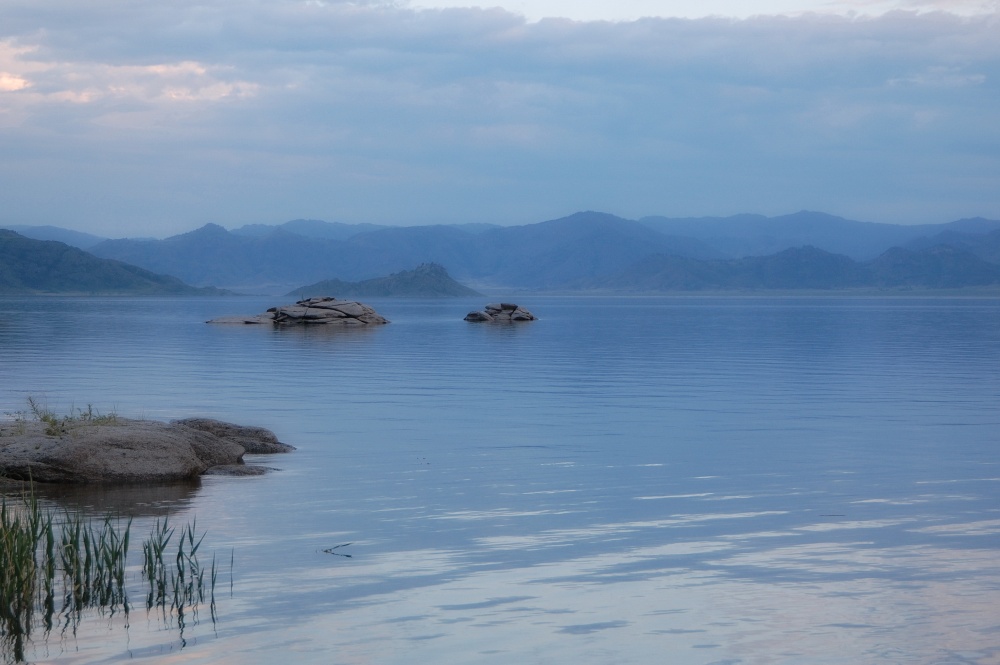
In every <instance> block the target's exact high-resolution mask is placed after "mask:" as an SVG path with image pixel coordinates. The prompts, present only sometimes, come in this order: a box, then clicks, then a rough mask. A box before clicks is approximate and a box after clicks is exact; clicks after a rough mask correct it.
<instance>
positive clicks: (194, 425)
mask: <svg viewBox="0 0 1000 665" xmlns="http://www.w3.org/2000/svg"><path fill="white" fill-rule="evenodd" d="M244 444H246V445H244ZM248 446H249V448H250V449H252V450H254V451H255V452H287V451H289V450H294V448H292V446H288V445H286V444H283V443H280V442H279V441H278V440H277V438H276V437H275V436H274V434H273V433H272V432H269V431H268V430H264V429H262V428H259V427H242V426H240V425H233V424H230V423H222V422H219V421H216V420H208V419H190V420H188V421H174V422H171V423H163V422H158V421H150V420H130V419H126V418H114V419H111V420H102V422H100V423H93V422H88V421H80V422H64V423H63V425H62V426H61V427H60V428H59V429H58V430H56V431H53V429H52V427H51V426H50V425H48V424H47V423H44V422H19V423H16V424H15V425H13V426H4V427H3V428H2V430H0V476H4V477H6V478H8V479H12V480H20V481H28V480H30V481H33V482H36V483H75V484H81V483H107V484H124V483H150V482H152V483H160V482H172V481H178V480H188V479H192V478H195V477H197V476H199V475H202V474H204V473H206V472H212V473H224V474H227V475H254V474H256V473H259V472H260V469H258V468H255V467H252V466H249V465H246V464H244V462H243V455H244V453H246V452H247V450H248Z"/></svg>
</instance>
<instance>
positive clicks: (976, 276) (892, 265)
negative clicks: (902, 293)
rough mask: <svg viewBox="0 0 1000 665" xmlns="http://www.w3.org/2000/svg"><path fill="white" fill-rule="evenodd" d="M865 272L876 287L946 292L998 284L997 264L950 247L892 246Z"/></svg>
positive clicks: (999, 269)
mask: <svg viewBox="0 0 1000 665" xmlns="http://www.w3.org/2000/svg"><path fill="white" fill-rule="evenodd" d="M867 269H868V271H869V279H870V281H871V283H872V284H874V285H876V286H887V287H923V288H930V289H950V288H962V287H966V286H985V285H988V284H998V283H1000V265H997V264H995V263H988V262H986V261H984V260H982V259H981V258H979V257H978V256H976V255H975V254H973V253H972V252H969V251H966V250H964V249H958V248H956V247H952V246H950V245H937V246H935V247H928V248H927V249H922V250H918V251H913V250H909V249H903V248H901V247H893V248H892V249H890V250H888V251H887V252H886V253H885V254H883V255H882V256H880V257H878V258H877V259H875V260H874V261H871V262H870V263H869V264H868V265H867Z"/></svg>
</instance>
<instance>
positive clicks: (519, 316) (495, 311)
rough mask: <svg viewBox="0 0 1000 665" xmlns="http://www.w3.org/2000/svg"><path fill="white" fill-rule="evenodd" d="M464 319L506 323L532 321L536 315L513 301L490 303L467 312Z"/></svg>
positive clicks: (476, 321) (473, 321) (471, 321)
mask: <svg viewBox="0 0 1000 665" xmlns="http://www.w3.org/2000/svg"><path fill="white" fill-rule="evenodd" d="M465 320H466V321H469V322H470V323H508V322H514V321H534V320H536V317H535V315H534V314H532V313H531V312H529V311H528V310H526V309H524V308H523V307H520V306H519V305H515V304H514V303H509V302H503V303H499V304H490V305H487V306H486V309H485V310H483V311H481V312H469V313H468V314H466V315H465Z"/></svg>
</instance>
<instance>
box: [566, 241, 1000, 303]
mask: <svg viewBox="0 0 1000 665" xmlns="http://www.w3.org/2000/svg"><path fill="white" fill-rule="evenodd" d="M989 285H1000V266H998V265H994V264H990V263H987V262H986V261H983V260H982V259H980V258H979V257H977V256H975V255H974V254H972V253H970V252H967V251H964V250H960V249H956V248H954V247H949V246H946V245H938V246H935V247H931V248H928V249H924V250H920V251H911V250H907V249H903V248H899V247H896V248H892V249H889V250H888V251H886V252H885V253H883V254H882V255H881V256H879V257H878V258H876V259H873V260H872V261H867V262H859V261H854V260H853V259H851V258H850V257H847V256H844V255H841V254H832V253H830V252H826V251H824V250H821V249H817V248H815V247H799V248H793V249H786V250H783V251H781V252H778V253H776V254H772V255H770V256H754V257H745V258H742V259H726V260H715V261H697V260H692V259H685V258H681V257H676V256H666V255H663V254H657V255H653V256H649V257H646V258H644V259H643V260H641V261H639V262H637V263H636V264H635V265H633V266H631V267H629V268H628V269H627V270H625V271H623V272H622V273H620V274H618V275H615V276H613V277H611V278H607V279H603V280H590V281H588V282H584V283H581V284H579V286H580V287H581V288H590V289H602V290H612V291H623V292H632V293H653V292H666V291H699V290H764V289H784V290H792V289H817V290H828V289H852V288H893V289H899V288H927V289H940V288H964V287H972V286H989Z"/></svg>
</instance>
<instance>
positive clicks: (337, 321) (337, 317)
mask: <svg viewBox="0 0 1000 665" xmlns="http://www.w3.org/2000/svg"><path fill="white" fill-rule="evenodd" d="M208 323H249V324H262V323H269V324H272V325H275V326H295V325H336V326H368V325H380V324H383V323H389V321H388V320H387V319H386V318H385V317H383V316H382V315H380V314H379V313H378V312H376V311H375V310H374V309H373V308H372V307H370V306H369V305H365V304H364V303H360V302H356V301H354V300H337V299H336V298H331V297H329V296H327V297H323V298H308V299H306V300H300V301H298V302H297V303H295V304H294V305H284V306H281V307H272V308H270V309H269V310H267V311H266V312H264V313H263V314H257V315H255V316H226V317H221V318H218V319H212V320H211V321H209V322H208Z"/></svg>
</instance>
